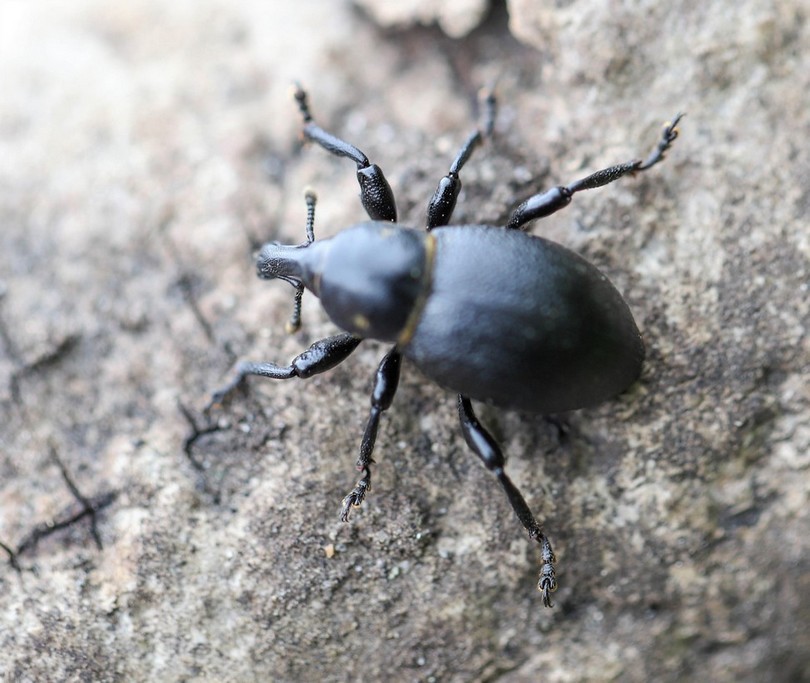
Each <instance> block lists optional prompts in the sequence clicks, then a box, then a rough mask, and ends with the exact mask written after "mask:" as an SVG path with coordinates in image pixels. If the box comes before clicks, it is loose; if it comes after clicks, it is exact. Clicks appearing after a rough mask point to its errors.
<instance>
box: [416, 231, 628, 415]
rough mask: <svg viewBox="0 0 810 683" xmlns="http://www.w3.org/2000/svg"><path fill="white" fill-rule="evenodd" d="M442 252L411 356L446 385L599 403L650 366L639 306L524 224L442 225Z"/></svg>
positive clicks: (554, 401) (566, 404)
mask: <svg viewBox="0 0 810 683" xmlns="http://www.w3.org/2000/svg"><path fill="white" fill-rule="evenodd" d="M430 234H431V235H432V236H433V237H435V239H436V255H435V260H434V263H433V269H432V273H431V281H430V293H429V295H428V297H427V299H426V301H425V305H424V308H423V309H422V312H421V315H420V318H419V322H418V324H417V326H416V328H415V332H414V334H413V338H412V339H411V341H410V342H409V343H408V344H406V345H405V346H403V347H401V350H402V353H403V355H404V356H405V357H406V358H408V359H410V360H411V361H413V363H414V364H415V365H416V366H417V367H419V369H420V370H422V372H424V373H425V375H427V376H428V377H429V378H431V379H432V380H434V381H435V382H437V383H438V384H440V385H442V386H444V387H446V388H448V389H451V390H452V391H454V392H457V393H460V394H463V395H465V396H469V397H471V398H474V399H478V400H481V401H487V402H489V403H492V404H494V405H497V406H501V407H504V408H514V409H519V410H527V411H533V412H539V413H553V412H560V411H565V410H574V409H577V408H584V407H587V406H592V405H596V404H598V403H601V402H602V401H604V400H606V399H608V398H610V397H611V396H614V395H615V394H618V393H619V392H621V391H623V390H624V389H626V388H627V387H628V386H629V385H630V384H632V383H633V381H635V379H636V378H637V377H638V376H639V373H640V372H641V364H642V361H643V359H644V345H643V343H642V340H641V335H640V334H639V332H638V329H637V327H636V324H635V322H634V320H633V316H632V314H631V313H630V309H629V308H628V307H627V304H626V303H625V302H624V299H622V297H621V295H620V294H619V292H618V291H616V288H615V287H614V286H613V285H612V284H611V283H610V281H609V280H608V279H607V278H606V277H605V276H604V275H603V274H602V273H601V272H600V271H599V270H598V269H597V268H596V267H595V266H593V265H592V264H590V263H588V262H587V261H586V260H585V259H583V258H582V257H580V256H578V255H577V254H575V253H574V252H572V251H569V250H568V249H565V248H564V247H562V246H560V245H559V244H556V243H555V242H551V241H549V240H545V239H543V238H540V237H535V236H533V235H529V234H526V233H524V232H521V231H518V230H505V229H504V228H496V227H487V226H470V225H467V226H458V227H455V226H454V227H446V228H437V229H435V230H433V231H432V232H431V233H430Z"/></svg>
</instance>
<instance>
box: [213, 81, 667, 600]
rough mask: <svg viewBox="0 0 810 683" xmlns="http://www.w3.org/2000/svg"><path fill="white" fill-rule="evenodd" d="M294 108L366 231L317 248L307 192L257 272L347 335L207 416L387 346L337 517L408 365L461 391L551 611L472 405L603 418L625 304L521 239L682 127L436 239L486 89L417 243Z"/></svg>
mask: <svg viewBox="0 0 810 683" xmlns="http://www.w3.org/2000/svg"><path fill="white" fill-rule="evenodd" d="M295 98H296V100H297V102H298V107H299V109H300V111H301V114H302V116H303V119H304V129H303V132H304V136H305V137H306V138H308V139H310V140H312V141H313V142H315V143H317V144H319V145H320V146H321V147H323V148H324V149H326V150H327V151H328V152H330V153H332V154H335V155H337V156H344V157H348V158H349V159H351V160H352V161H354V162H355V163H356V164H357V179H358V182H359V184H360V199H361V201H362V203H363V206H364V207H365V209H366V212H367V213H368V215H369V217H370V218H371V220H370V221H368V222H364V223H360V224H358V225H355V226H352V227H350V228H347V229H346V230H344V231H342V232H340V233H339V234H337V235H336V236H335V237H332V238H330V239H325V240H320V241H317V242H316V241H315V237H314V230H313V223H314V212H315V196H314V194H312V193H307V196H306V198H307V207H308V213H307V224H306V233H307V241H306V242H304V243H303V244H298V245H282V244H278V243H271V244H267V245H265V246H264V247H263V248H262V250H261V252H260V254H259V256H258V259H257V267H258V275H259V277H261V278H264V279H273V278H279V279H281V280H284V281H286V282H288V283H290V284H292V285H293V286H294V287H295V288H296V294H295V305H294V310H293V315H292V318H291V320H290V323H289V325H288V328H289V329H290V330H295V329H297V328H298V326H299V325H300V313H301V296H302V294H303V291H304V289H305V288H306V289H309V290H310V291H311V292H312V293H313V294H315V295H316V296H317V297H319V298H320V300H321V303H322V305H323V308H324V310H325V311H326V313H327V314H328V315H329V317H330V318H331V320H332V321H333V322H334V323H335V324H336V325H337V326H338V327H340V328H342V329H343V330H345V332H344V333H341V334H337V335H335V336H333V337H329V338H328V339H323V340H320V341H317V342H315V343H314V344H312V345H311V346H310V347H309V348H308V349H307V350H306V351H304V352H303V353H302V354H300V355H299V356H297V357H296V358H295V359H293V361H292V363H290V365H287V366H279V365H276V364H274V363H254V362H249V361H242V362H240V363H238V364H237V366H236V368H235V373H234V377H233V379H232V380H231V381H230V382H229V383H228V384H227V385H226V386H224V387H223V388H222V389H220V390H219V391H216V392H214V394H213V396H212V399H211V403H210V404H209V408H210V406H212V405H215V404H218V403H220V402H221V401H222V400H223V399H224V398H225V396H226V395H227V394H228V393H230V392H231V391H232V390H233V389H235V388H236V387H237V386H238V385H239V384H240V383H241V382H242V381H243V380H244V378H245V377H246V376H247V375H261V376H264V377H270V378H272V379H290V378H292V377H300V378H307V377H311V376H312V375H315V374H317V373H320V372H324V371H326V370H329V369H331V368H333V367H335V366H336V365H338V364H339V363H341V362H342V361H344V360H345V359H346V358H347V357H348V356H349V355H350V354H351V353H352V351H354V349H355V348H357V345H358V344H359V343H360V342H361V341H362V340H363V339H377V340H380V341H384V342H391V343H393V344H394V346H393V348H392V349H391V350H390V351H389V352H388V353H387V354H386V355H385V357H384V358H383V359H382V361H381V362H380V365H379V367H378V369H377V373H376V375H375V379H374V387H373V390H372V394H371V413H370V416H369V419H368V422H367V424H366V429H365V432H364V434H363V439H362V442H361V445H360V456H359V458H358V460H357V468H358V470H361V471H362V472H363V476H362V478H361V479H360V480H359V481H358V482H357V485H356V486H355V488H354V489H353V490H352V491H351V492H350V493H349V495H347V496H346V497H345V498H344V500H343V508H342V512H341V519H343V520H344V521H347V520H348V516H349V511H350V509H351V508H352V507H353V506H358V505H360V503H361V502H362V501H363V499H364V498H365V495H366V492H367V491H368V490H369V488H370V486H371V464H372V463H373V462H374V460H373V458H372V453H373V450H374V443H375V440H376V437H377V428H378V425H379V420H380V415H381V413H382V412H383V411H385V410H387V409H388V408H389V407H390V405H391V402H392V400H393V398H394V393H395V392H396V389H397V384H398V382H399V369H400V364H401V358H402V357H405V358H408V359H409V360H410V361H411V362H413V363H414V365H416V366H417V367H418V368H419V369H420V370H422V372H424V374H425V375H426V376H428V377H429V378H431V379H432V380H434V381H435V382H437V383H438V384H440V385H441V386H443V387H445V388H447V389H449V390H451V391H453V392H455V393H457V394H458V412H459V417H460V420H461V429H462V432H463V434H464V439H465V441H466V442H467V444H468V446H469V447H470V448H471V449H472V450H473V451H474V452H475V454H476V455H477V456H478V457H479V458H480V459H481V460H482V461H483V463H484V465H486V467H487V468H488V469H489V470H490V471H491V472H492V473H493V474H494V475H495V476H496V477H497V478H498V481H499V482H500V483H501V486H502V487H503V488H504V491H505V492H506V496H507V498H508V499H509V503H510V504H511V505H512V508H513V509H514V511H515V513H516V514H517V516H518V519H519V520H520V522H521V524H523V526H524V527H525V529H526V530H527V531H528V532H529V536H530V537H531V538H532V539H533V540H534V541H536V542H538V543H539V544H540V547H541V555H542V560H543V564H542V568H541V572H540V580H539V582H538V588H539V589H540V590H541V591H542V593H543V602H544V604H545V605H546V606H547V607H550V606H551V597H550V593H551V592H552V591H554V590H556V588H557V581H556V578H555V570H554V562H555V561H556V560H555V557H554V553H553V551H552V549H551V544H550V543H549V541H548V539H547V538H546V536H545V534H544V533H543V531H542V528H541V526H540V524H538V522H537V521H536V520H535V517H534V515H533V514H532V512H531V510H530V509H529V507H528V505H527V504H526V501H525V500H524V498H523V496H522V495H521V493H520V491H519V490H518V489H517V487H516V486H515V485H514V484H513V483H512V481H511V479H510V478H509V477H508V476H507V475H506V473H505V472H504V466H505V458H504V456H503V453H502V451H501V449H500V447H499V446H498V444H497V443H496V442H495V440H494V439H493V438H492V436H491V435H490V434H489V432H487V430H486V429H484V427H482V426H481V424H480V423H479V422H478V420H477V419H476V417H475V414H474V412H473V409H472V405H471V403H470V400H471V399H476V400H479V401H485V402H488V403H491V404H493V405H496V406H500V407H503V408H513V409H519V410H526V411H533V412H537V413H556V412H561V411H566V410H575V409H578V408H584V407H587V406H593V405H596V404H598V403H600V402H602V401H604V400H606V399H608V398H610V397H611V396H614V395H616V394H618V393H619V392H621V391H623V390H624V389H626V388H627V387H628V386H629V385H630V384H632V383H633V382H634V381H635V380H636V378H637V377H638V376H639V373H640V372H641V365H642V361H643V359H644V344H643V342H642V339H641V335H640V334H639V331H638V328H637V327H636V324H635V321H634V320H633V316H632V314H631V313H630V309H629V308H628V306H627V304H626V303H625V302H624V299H622V297H621V295H620V294H619V292H618V291H617V290H616V289H615V288H614V287H613V285H612V284H611V283H610V282H609V281H608V279H607V278H606V277H605V276H604V275H603V274H602V273H601V272H599V270H598V269H597V268H596V267H595V266H593V265H592V264H590V263H589V262H588V261H586V260H584V259H583V258H582V257H580V256H578V255H577V254H575V253H573V252H571V251H569V250H568V249H566V248H564V247H562V246H560V245H559V244H556V243H554V242H550V241H548V240H545V239H542V238H540V237H535V236H532V235H528V234H526V233H525V232H522V230H521V229H523V228H524V227H525V226H526V224H527V223H528V222H529V221H531V220H533V219H536V218H541V217H544V216H548V215H550V214H552V213H554V212H555V211H558V210H560V209H562V208H564V207H565V206H567V205H568V204H569V203H570V202H571V198H572V196H573V195H574V193H576V192H580V191H581V190H589V189H592V188H596V187H600V186H602V185H607V184H608V183H611V182H613V181H614V180H618V179H619V178H621V177H622V176H624V175H628V174H633V173H636V172H639V171H645V170H647V169H648V168H650V167H651V166H654V165H655V164H657V163H658V162H659V161H661V160H662V159H663V158H664V154H665V152H666V151H667V150H668V149H669V147H670V145H671V144H672V142H673V141H674V140H675V138H676V137H677V136H678V131H677V128H676V126H677V124H678V121H679V120H680V118H681V114H678V115H677V116H675V118H674V119H673V120H672V121H671V122H670V123H668V124H667V125H666V126H665V127H664V130H663V134H662V136H661V139H660V140H659V142H658V144H657V146H656V148H655V149H654V150H653V151H652V153H651V154H650V155H649V156H648V157H647V159H646V160H644V161H640V160H636V161H630V162H628V163H624V164H618V165H616V166H611V167H609V168H605V169H602V170H601V171H597V172H596V173H593V174H591V175H589V176H587V177H585V178H582V179H580V180H577V181H575V182H573V183H571V184H569V185H564V186H559V187H555V188H553V189H551V190H547V191H545V192H542V193H540V194H536V195H534V196H533V197H530V198H529V199H528V200H526V201H525V202H523V203H522V204H521V205H520V206H518V208H517V209H515V211H514V212H513V213H512V214H511V217H510V218H509V221H508V223H507V225H506V226H505V227H494V226H487V225H459V226H452V227H443V226H447V223H448V222H449V221H450V218H451V216H452V213H453V209H454V208H455V204H456V199H457V197H458V194H459V191H460V189H461V180H460V178H459V172H460V171H461V168H462V167H463V166H464V164H465V163H466V162H467V161H468V160H469V158H470V156H471V155H472V152H473V150H474V149H475V148H476V147H477V146H478V145H479V144H480V143H481V142H482V141H483V139H484V138H486V137H489V136H491V134H492V130H493V125H494V119H495V98H494V95H493V94H492V93H491V92H490V93H488V95H487V97H486V99H485V104H486V106H485V112H486V115H485V123H484V126H483V127H482V128H481V129H476V130H475V131H474V132H473V133H472V134H471V135H470V136H469V137H468V138H467V140H466V142H465V143H464V145H463V146H462V147H461V149H460V150H459V152H458V154H457V155H456V158H455V160H454V161H453V163H452V165H451V166H450V170H449V172H448V174H447V175H446V176H445V177H444V178H442V179H441V181H440V182H439V186H438V188H437V189H436V192H435V194H434V195H433V198H432V199H431V201H430V203H429V205H428V209H427V225H426V228H427V230H426V231H421V230H415V229H412V228H410V227H406V226H404V225H401V224H398V223H397V222H396V220H397V213H396V204H395V201H394V195H393V192H392V191H391V187H390V186H389V184H388V182H387V180H386V179H385V176H384V175H383V172H382V170H381V169H380V167H379V166H377V165H376V164H371V163H370V162H369V160H368V157H366V155H365V154H363V152H361V151H360V150H359V149H358V148H357V147H355V146H354V145H351V144H349V143H347V142H345V141H344V140H341V139H340V138H338V137H336V136H334V135H332V134H331V133H328V132H326V131H325V130H323V129H322V128H320V127H319V126H317V125H316V124H315V123H314V122H313V120H312V116H311V114H310V111H309V106H308V104H307V96H306V93H305V92H304V91H303V90H302V89H301V88H300V87H298V88H297V89H296V92H295Z"/></svg>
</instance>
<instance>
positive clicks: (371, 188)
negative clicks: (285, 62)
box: [295, 86, 397, 222]
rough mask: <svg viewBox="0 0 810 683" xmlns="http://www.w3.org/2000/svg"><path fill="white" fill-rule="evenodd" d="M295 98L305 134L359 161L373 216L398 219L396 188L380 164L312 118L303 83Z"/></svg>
mask: <svg viewBox="0 0 810 683" xmlns="http://www.w3.org/2000/svg"><path fill="white" fill-rule="evenodd" d="M295 100H296V102H298V109H299V110H300V112H301V116H302V118H303V119H304V136H305V137H307V138H309V139H310V140H312V141H313V142H315V143H317V144H319V145H320V146H321V147H323V148H324V149H325V150H326V151H327V152H330V153H331V154H334V155H335V156H339V157H347V158H349V159H351V160H352V161H353V162H354V163H355V164H357V182H358V183H359V184H360V201H361V202H362V203H363V207H364V208H365V209H366V213H368V215H369V217H370V218H371V219H372V220H375V221H391V222H396V220H397V206H396V202H395V201H394V192H393V191H392V190H391V186H390V185H389V184H388V181H387V180H386V178H385V175H384V174H383V172H382V169H381V168H380V167H379V166H377V164H372V163H371V162H369V160H368V157H367V156H366V155H365V154H364V153H363V152H362V151H361V150H360V149H358V148H357V147H355V146H354V145H352V144H350V143H348V142H346V141H345V140H341V139H340V138H339V137H337V136H336V135H333V134H332V133H328V132H327V131H325V130H324V129H323V128H321V127H320V126H318V125H317V124H316V123H315V122H314V121H313V120H312V114H311V113H310V111H309V103H308V102H307V93H306V92H305V91H304V89H303V88H301V86H297V87H296V89H295Z"/></svg>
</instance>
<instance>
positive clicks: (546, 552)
mask: <svg viewBox="0 0 810 683" xmlns="http://www.w3.org/2000/svg"><path fill="white" fill-rule="evenodd" d="M458 416H459V419H460V420H461V432H462V434H463V435H464V440H465V441H466V442H467V445H468V446H469V447H470V448H471V449H472V450H473V452H474V453H475V454H476V455H477V456H478V457H479V458H480V459H481V461H482V462H483V463H484V465H486V468H487V469H488V470H489V471H490V472H492V473H493V474H494V475H495V476H496V477H497V478H498V481H499V482H500V483H501V486H502V487H503V490H504V492H505V493H506V497H507V498H508V499H509V504H510V505H511V506H512V509H513V510H514V511H515V514H516V515H517V518H518V519H519V520H520V523H521V524H522V525H523V528H524V529H526V531H528V532H529V537H530V538H531V539H532V540H533V541H536V542H537V543H539V544H540V552H541V556H542V559H543V566H542V568H541V569H540V580H539V581H538V583H537V588H538V590H540V591H542V593H543V604H544V605H545V606H546V607H552V604H551V593H553V592H554V591H555V590H557V579H556V577H555V572H554V563H555V562H556V561H557V558H556V557H555V556H554V551H553V550H552V549H551V543H550V542H549V540H548V538H547V537H546V535H545V534H544V533H543V530H542V528H541V527H540V524H538V523H537V520H536V519H535V518H534V515H533V514H532V511H531V510H530V509H529V506H528V504H527V503H526V499H525V498H524V497H523V495H522V494H521V493H520V491H519V490H518V488H517V486H515V485H514V484H513V483H512V480H511V479H510V478H509V477H508V476H507V475H506V472H504V466H505V464H506V459H505V458H504V456H503V451H501V448H500V446H498V444H497V443H496V441H495V439H494V438H493V437H492V435H491V434H490V433H489V432H488V431H487V430H486V429H485V428H484V427H483V426H482V425H481V423H480V422H479V421H478V418H476V417H475V413H474V412H473V408H472V403H470V399H469V398H467V397H466V396H462V395H461V394H459V395H458Z"/></svg>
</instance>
